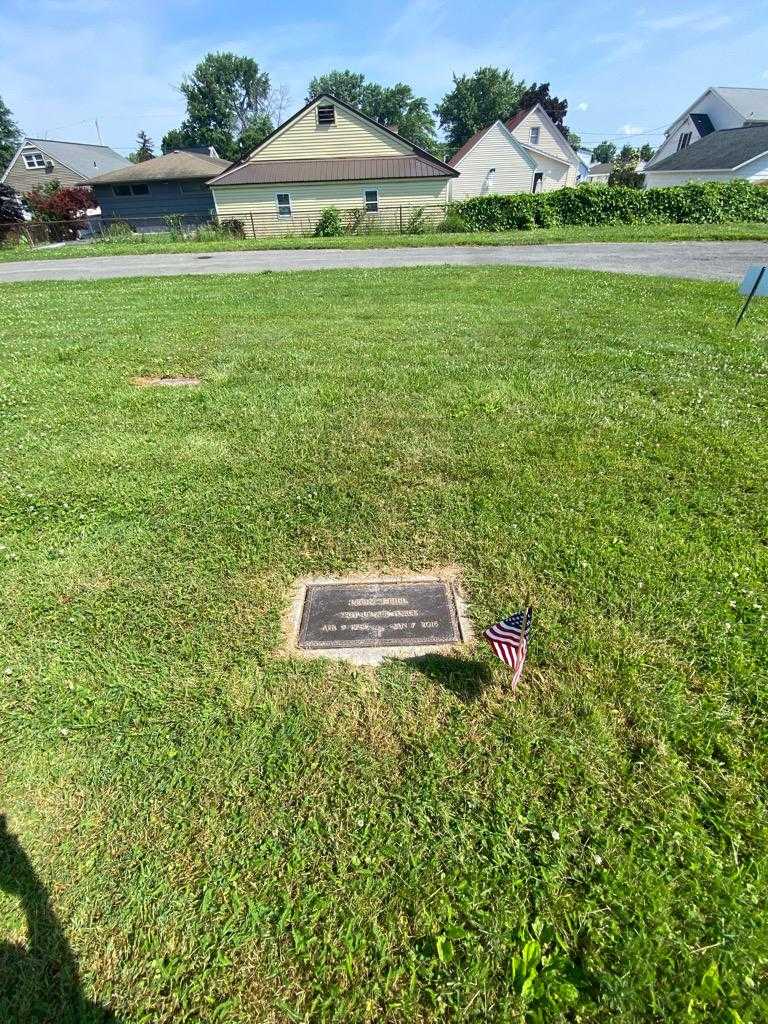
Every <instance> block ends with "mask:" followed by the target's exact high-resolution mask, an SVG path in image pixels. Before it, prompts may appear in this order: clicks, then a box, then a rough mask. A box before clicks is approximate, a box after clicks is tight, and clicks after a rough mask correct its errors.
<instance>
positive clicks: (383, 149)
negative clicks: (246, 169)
mask: <svg viewBox="0 0 768 1024" xmlns="http://www.w3.org/2000/svg"><path fill="white" fill-rule="evenodd" d="M330 103H331V101H330V100H323V99H321V100H319V101H318V102H317V103H314V104H313V105H312V106H311V107H309V109H308V110H305V111H304V113H303V114H302V115H301V116H300V117H298V118H297V119H296V120H295V121H294V122H293V123H292V124H290V125H288V127H287V128H286V129H285V131H284V132H281V133H278V134H277V135H276V136H275V137H274V138H273V139H272V140H271V141H269V142H267V143H266V144H265V145H264V148H263V149H260V150H259V151H258V152H256V153H254V154H252V155H251V157H250V158H249V159H250V160H295V159H301V158H306V157H307V156H310V155H311V156H312V157H313V158H318V159H320V158H322V157H340V156H398V155H402V154H408V153H412V152H413V150H412V149H411V147H410V146H409V145H407V143H405V142H399V141H398V140H397V139H394V138H392V137H391V136H389V135H388V134H387V133H386V132H383V131H378V130H377V129H376V128H375V127H374V126H373V125H370V124H368V123H367V122H366V121H364V120H363V119H362V118H358V117H355V115H354V114H353V113H352V112H350V111H348V110H345V109H344V108H343V107H340V106H337V105H335V104H334V105H335V106H336V124H334V125H331V126H328V127H326V126H323V125H318V123H317V114H316V110H317V107H318V106H326V105H330Z"/></svg>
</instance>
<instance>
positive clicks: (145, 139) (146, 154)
mask: <svg viewBox="0 0 768 1024" xmlns="http://www.w3.org/2000/svg"><path fill="white" fill-rule="evenodd" d="M154 155H155V151H154V143H153V142H152V139H150V137H149V136H148V135H147V133H146V132H144V131H141V132H139V134H138V135H137V136H136V151H135V152H133V153H129V154H128V159H129V160H130V161H131V162H132V163H134V164H143V163H144V161H145V160H152V158H153V157H154Z"/></svg>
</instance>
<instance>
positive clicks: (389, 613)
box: [292, 576, 470, 664]
mask: <svg viewBox="0 0 768 1024" xmlns="http://www.w3.org/2000/svg"><path fill="white" fill-rule="evenodd" d="M292 632H293V637H292V640H293V644H294V646H295V649H296V652H297V653H300V654H303V655H307V656H323V657H330V658H338V659H344V660H347V661H352V662H355V663H357V664H378V663H379V662H380V661H382V660H383V659H384V658H387V657H389V658H392V657H395V658H412V657H415V656H418V655H420V654H429V653H433V652H436V651H445V650H447V649H450V648H451V647H454V646H456V645H457V644H461V643H463V642H465V641H466V639H467V637H468V634H469V633H470V628H469V623H468V620H467V618H466V613H465V609H464V604H463V602H462V601H461V598H460V596H459V594H458V591H457V588H456V586H455V583H454V581H453V580H451V579H440V578H436V577H431V576H430V577H413V578H407V579H403V578H374V579H322V580H310V581H306V582H305V583H303V584H302V585H300V587H299V590H298V593H297V596H296V600H295V601H294V607H293V622H292Z"/></svg>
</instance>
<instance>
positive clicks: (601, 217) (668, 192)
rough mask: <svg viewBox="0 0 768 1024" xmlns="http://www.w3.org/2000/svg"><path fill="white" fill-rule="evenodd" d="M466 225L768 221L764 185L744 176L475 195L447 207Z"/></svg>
mask: <svg viewBox="0 0 768 1024" xmlns="http://www.w3.org/2000/svg"><path fill="white" fill-rule="evenodd" d="M451 210H452V212H455V213H456V214H457V215H458V216H459V217H461V219H462V220H463V221H464V223H465V224H466V226H467V229H468V230H469V231H509V230H514V229H520V230H527V229H530V228H534V227H554V226H557V225H560V224H576V225H585V226H586V225H589V226H598V225H601V224H725V223H728V222H732V221H768V188H763V187H761V186H760V185H751V184H750V183H749V182H748V181H704V182H691V183H689V184H688V185H675V186H672V187H670V188H648V189H637V188H624V187H622V186H611V187H605V186H599V185H598V186H595V185H579V186H577V187H576V188H562V189H558V190H557V191H555V192H541V193H538V194H537V195H531V194H528V193H518V194H516V195H509V196H501V195H490V196H477V197H476V198H474V199H465V200H464V201H463V202H459V203H454V204H452V207H451Z"/></svg>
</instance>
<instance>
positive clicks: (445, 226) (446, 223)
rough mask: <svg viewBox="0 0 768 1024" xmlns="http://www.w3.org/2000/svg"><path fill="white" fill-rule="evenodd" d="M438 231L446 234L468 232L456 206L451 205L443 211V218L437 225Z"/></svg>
mask: <svg viewBox="0 0 768 1024" xmlns="http://www.w3.org/2000/svg"><path fill="white" fill-rule="evenodd" d="M437 230H438V231H444V232H446V233H454V234H459V233H463V232H465V231H469V227H468V226H467V222H466V221H465V220H464V218H463V217H462V215H461V212H460V211H459V209H458V207H457V206H456V204H454V203H451V204H450V205H449V207H448V209H447V210H446V211H445V217H444V218H443V220H442V221H441V222H440V223H439V224H438V225H437Z"/></svg>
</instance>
